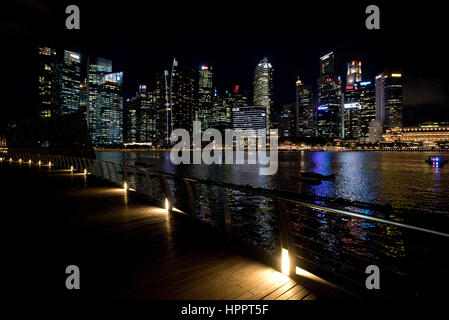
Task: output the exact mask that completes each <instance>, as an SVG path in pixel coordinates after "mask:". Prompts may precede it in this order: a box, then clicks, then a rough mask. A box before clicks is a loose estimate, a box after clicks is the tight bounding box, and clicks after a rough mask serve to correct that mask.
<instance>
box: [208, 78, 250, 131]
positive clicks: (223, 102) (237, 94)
mask: <svg viewBox="0 0 449 320" xmlns="http://www.w3.org/2000/svg"><path fill="white" fill-rule="evenodd" d="M247 105H248V97H247V95H246V93H245V92H243V91H242V90H241V89H240V86H239V85H236V86H234V89H233V90H231V91H229V90H226V91H224V92H217V90H214V98H213V108H212V115H211V116H212V121H211V126H212V127H213V128H215V129H218V130H220V131H222V132H224V130H226V129H231V128H232V109H233V108H238V107H242V106H243V107H245V106H247Z"/></svg>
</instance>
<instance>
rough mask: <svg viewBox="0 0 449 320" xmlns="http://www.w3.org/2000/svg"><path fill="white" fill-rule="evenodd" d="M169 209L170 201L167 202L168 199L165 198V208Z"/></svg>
mask: <svg viewBox="0 0 449 320" xmlns="http://www.w3.org/2000/svg"><path fill="white" fill-rule="evenodd" d="M169 209H170V203H169V202H168V199H167V198H165V210H167V211H168V210H169Z"/></svg>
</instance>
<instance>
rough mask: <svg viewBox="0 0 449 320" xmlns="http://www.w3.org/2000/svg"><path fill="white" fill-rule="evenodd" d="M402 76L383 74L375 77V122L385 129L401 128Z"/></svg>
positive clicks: (391, 73)
mask: <svg viewBox="0 0 449 320" xmlns="http://www.w3.org/2000/svg"><path fill="white" fill-rule="evenodd" d="M402 112H403V106H402V74H401V73H399V72H388V71H386V72H384V73H381V74H379V75H377V76H376V120H379V121H381V122H382V123H383V126H384V128H385V129H393V128H400V127H402V116H403V114H402Z"/></svg>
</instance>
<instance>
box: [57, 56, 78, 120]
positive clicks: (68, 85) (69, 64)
mask: <svg viewBox="0 0 449 320" xmlns="http://www.w3.org/2000/svg"><path fill="white" fill-rule="evenodd" d="M80 83H81V55H80V54H79V53H76V52H72V51H68V50H64V61H63V63H62V69H61V92H60V99H61V112H62V114H66V113H73V112H78V111H79V107H80V94H79V93H80Z"/></svg>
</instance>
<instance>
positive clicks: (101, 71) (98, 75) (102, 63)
mask: <svg viewBox="0 0 449 320" xmlns="http://www.w3.org/2000/svg"><path fill="white" fill-rule="evenodd" d="M87 67H88V70H87V71H88V74H87V78H88V100H89V102H88V105H89V108H88V109H87V119H88V126H89V132H90V136H91V137H92V141H95V139H96V138H95V132H96V129H95V127H96V113H95V109H96V107H97V102H98V97H99V95H100V91H99V86H100V82H101V81H102V79H103V78H104V76H105V75H106V74H108V73H112V61H111V60H108V59H105V58H100V57H99V58H97V59H96V60H95V62H94V61H90V60H89V62H88V66H87Z"/></svg>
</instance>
